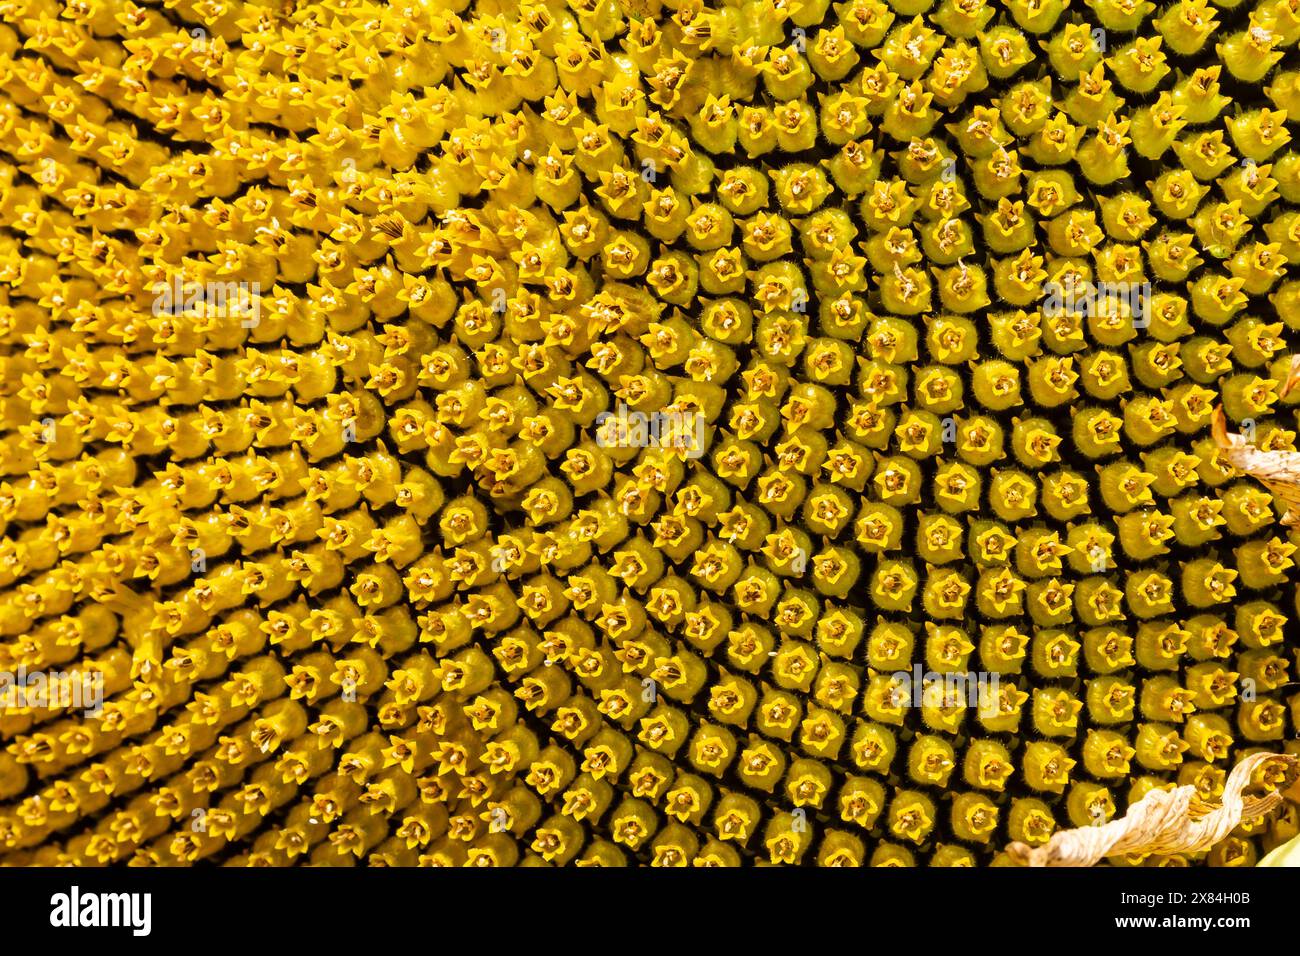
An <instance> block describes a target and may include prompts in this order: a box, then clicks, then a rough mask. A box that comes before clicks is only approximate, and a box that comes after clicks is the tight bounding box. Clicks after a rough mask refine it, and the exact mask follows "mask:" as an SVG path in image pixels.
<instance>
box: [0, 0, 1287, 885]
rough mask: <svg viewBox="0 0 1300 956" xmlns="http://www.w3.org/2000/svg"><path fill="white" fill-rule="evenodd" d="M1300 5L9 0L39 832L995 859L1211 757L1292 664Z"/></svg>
mask: <svg viewBox="0 0 1300 956" xmlns="http://www.w3.org/2000/svg"><path fill="white" fill-rule="evenodd" d="M1298 42H1300V0H1258V2H1256V0H1241V2H1236V0H1220V2H1219V3H1217V4H1211V3H1209V2H1207V0H1171V2H1169V3H1166V4H1163V5H1161V6H1159V7H1157V6H1156V5H1154V4H1153V3H1149V2H1142V0H1075V2H1073V3H1067V2H1065V0H1006V2H991V0H891V2H886V0H844V2H841V3H829V2H827V0H747V2H725V0H710V2H701V0H672V2H660V0H568V2H566V3H560V2H553V0H525V2H522V3H514V2H494V0H427V2H413V0H396V2H395V3H392V4H390V3H387V2H384V3H378V2H368V0H330V2H320V3H316V2H303V3H297V4H286V3H282V2H280V0H267V2H264V3H257V2H250V3H243V2H239V3H224V2H214V0H167V2H166V3H156V2H144V3H136V2H132V0H0V369H2V371H3V375H2V376H0V381H3V392H0V398H2V399H3V401H2V403H0V415H3V425H4V429H5V437H4V442H3V444H2V445H0V476H2V478H3V480H2V481H0V671H3V672H5V673H6V674H9V675H12V677H14V678H21V680H22V682H23V683H24V684H25V686H24V687H23V690H22V693H21V694H19V693H18V692H17V689H16V687H15V686H14V682H13V681H12V680H11V681H10V682H9V683H8V684H6V685H5V686H4V689H3V693H4V694H6V695H7V696H5V697H4V699H3V701H2V702H0V703H3V710H2V711H0V735H2V737H3V740H4V742H5V747H4V750H3V752H0V853H2V854H3V860H4V862H7V863H13V864H53V863H71V864H81V865H87V864H109V863H128V862H129V863H134V864H139V865H160V864H188V863H196V862H200V861H215V862H222V863H230V864H260V865H274V866H286V865H293V864H299V863H308V862H310V863H316V864H339V865H346V864H355V863H365V864H373V865H383V864H387V865H407V864H429V865H444V866H446V865H454V866H459V865H475V866H491V865H501V866H507V865H514V864H520V865H542V864H552V865H565V864H584V865H619V864H653V865H698V866H735V865H746V864H753V863H780V864H820V865H835V866H851V865H875V866H910V865H934V866H968V865H983V864H989V863H1006V862H1012V860H1011V858H1010V857H1008V856H1007V854H1006V853H1004V852H1003V848H1004V847H1006V846H1008V845H1010V844H1012V843H1023V844H1025V845H1026V846H1029V847H1042V846H1043V845H1044V844H1046V843H1047V842H1048V841H1049V839H1050V838H1051V836H1052V834H1053V832H1054V831H1055V830H1057V829H1058V828H1068V827H1078V826H1085V825H1091V824H1094V823H1105V821H1107V820H1110V819H1112V818H1115V817H1116V816H1118V815H1122V814H1123V813H1124V811H1125V809H1126V808H1128V807H1130V806H1132V805H1134V804H1137V803H1138V801H1139V800H1140V799H1141V798H1142V797H1143V796H1144V795H1146V794H1148V793H1150V792H1151V791H1153V790H1156V789H1169V788H1174V787H1177V786H1192V787H1195V789H1196V792H1197V793H1198V794H1199V796H1200V798H1201V799H1203V800H1205V801H1213V800H1216V799H1220V798H1221V797H1222V795H1223V794H1224V792H1225V782H1226V780H1227V777H1228V772H1227V771H1228V768H1230V767H1232V766H1233V765H1234V764H1236V763H1237V762H1238V761H1242V760H1249V759H1250V758H1251V754H1252V753H1254V752H1257V751H1261V750H1262V751H1285V752H1287V753H1290V752H1292V750H1293V747H1294V738H1295V730H1296V715H1297V713H1298V712H1300V698H1298V697H1297V695H1295V694H1294V692H1293V690H1292V689H1291V688H1290V687H1289V682H1290V678H1291V667H1292V664H1293V661H1292V660H1291V654H1292V650H1293V646H1294V642H1293V641H1288V634H1294V630H1293V627H1294V622H1293V618H1294V616H1295V615H1296V613H1297V607H1296V603H1295V586H1294V582H1293V579H1292V577H1291V575H1293V574H1294V561H1293V555H1294V552H1295V549H1296V544H1295V542H1293V541H1292V540H1291V538H1290V537H1289V534H1290V532H1289V531H1288V529H1286V528H1283V527H1281V526H1279V524H1278V520H1277V519H1278V517H1279V515H1278V511H1277V506H1276V503H1275V502H1274V499H1273V495H1272V494H1270V492H1269V490H1268V488H1267V487H1266V486H1261V485H1260V484H1259V483H1257V482H1256V481H1254V480H1253V479H1251V478H1250V477H1248V476H1244V475H1241V474H1239V473H1237V472H1236V471H1234V470H1233V469H1232V467H1231V460H1230V457H1229V456H1230V455H1231V454H1232V453H1233V451H1232V449H1233V448H1235V447H1237V446H1236V445H1235V444H1233V443H1232V442H1231V440H1230V439H1228V441H1229V444H1230V446H1231V447H1229V448H1227V449H1224V448H1221V447H1220V445H1219V444H1216V440H1215V437H1214V435H1212V433H1211V418H1212V414H1213V411H1214V408H1215V405H1216V403H1222V405H1223V407H1224V411H1225V415H1226V419H1227V420H1228V422H1230V423H1231V427H1232V428H1233V429H1234V430H1235V431H1237V432H1239V433H1240V434H1241V435H1242V437H1243V440H1245V441H1247V442H1248V444H1250V445H1251V446H1252V447H1253V448H1254V449H1257V450H1258V452H1259V453H1261V454H1276V453H1283V452H1286V453H1294V442H1295V431H1294V429H1293V423H1294V405H1295V402H1296V400H1297V396H1295V395H1291V394H1288V395H1286V396H1285V397H1284V396H1282V395H1281V394H1280V391H1279V384H1280V383H1281V382H1283V381H1284V380H1286V379H1287V378H1288V370H1289V368H1290V366H1289V362H1290V357H1289V352H1290V349H1289V348H1288V346H1289V345H1292V344H1294V339H1295V332H1296V330H1297V329H1300V282H1297V281H1296V280H1295V279H1294V278H1293V277H1292V266H1291V263H1292V262H1293V261H1294V260H1296V259H1297V258H1300V209H1297V202H1298V201H1300V156H1298V155H1297V154H1296V153H1295V151H1293V150H1292V149H1291V148H1290V140H1291V135H1292V134H1291V130H1290V127H1291V125H1292V122H1291V120H1290V116H1292V115H1295V114H1296V111H1297V109H1300V86H1298V85H1297V80H1298V79H1300V63H1297V62H1296V46H1297V43H1298ZM1226 431H1227V423H1225V426H1224V429H1223V431H1222V432H1221V433H1220V435H1219V438H1220V440H1221V441H1222V440H1225V439H1224V437H1223V436H1224V435H1225V434H1226ZM927 674H928V675H930V679H927V677H926V675H927ZM935 675H938V677H937V678H936V677H935ZM967 676H969V677H970V680H969V681H967V680H966V677H967ZM29 678H30V679H31V682H30V684H28V683H27V682H28V679H29ZM74 690H75V691H84V692H85V693H83V694H82V697H83V698H85V697H87V695H88V697H89V699H81V700H74V699H73V695H72V693H71V692H72V691H74ZM101 694H102V698H103V699H102V701H99V700H98V699H97V698H98V697H99V695H101ZM101 703H102V706H98V705H99V704H101ZM51 705H53V706H51ZM1248 765H1249V764H1248ZM1269 782H1270V781H1269V780H1267V779H1256V780H1253V781H1252V784H1253V785H1267V784H1269ZM1180 799H1181V798H1180ZM1296 829H1297V821H1296V815H1295V813H1294V808H1292V809H1291V810H1286V811H1283V812H1280V813H1273V814H1271V815H1270V816H1268V817H1261V818H1258V819H1255V820H1253V821H1251V822H1248V823H1243V824H1241V825H1239V826H1238V827H1237V828H1236V829H1235V830H1233V832H1232V833H1230V834H1229V835H1228V836H1227V837H1226V838H1225V839H1224V840H1222V841H1221V842H1219V843H1218V844H1217V845H1216V846H1215V847H1214V848H1212V849H1208V850H1207V849H1206V848H1204V847H1199V845H1198V847H1199V848H1198V849H1196V850H1195V851H1190V850H1189V851H1188V852H1185V853H1181V854H1176V855H1173V856H1166V857H1162V858H1160V860H1159V861H1158V862H1162V863H1209V864H1211V865H1245V864H1250V863H1252V862H1254V860H1255V859H1256V858H1257V857H1258V856H1259V855H1260V853H1261V851H1263V850H1267V849H1268V848H1270V847H1271V846H1273V845H1274V844H1276V843H1280V842H1281V841H1283V840H1285V839H1287V838H1289V837H1290V836H1292V835H1294V833H1295V831H1296ZM1112 862H1120V863H1125V864H1131V863H1141V862H1150V863H1155V862H1157V860H1155V859H1154V858H1152V859H1149V860H1143V859H1141V858H1140V857H1120V858H1117V859H1115V860H1112Z"/></svg>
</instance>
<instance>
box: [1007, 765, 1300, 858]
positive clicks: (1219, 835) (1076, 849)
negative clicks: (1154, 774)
mask: <svg viewBox="0 0 1300 956" xmlns="http://www.w3.org/2000/svg"><path fill="white" fill-rule="evenodd" d="M1296 762H1297V761H1296V759H1295V758H1294V757H1287V756H1279V755H1277V754H1268V753H1257V754H1251V755H1250V756H1249V757H1247V758H1246V759H1245V760H1243V761H1242V762H1241V763H1239V764H1237V766H1235V767H1233V768H1232V773H1230V774H1229V775H1228V780H1227V782H1226V783H1225V784H1224V787H1223V794H1222V795H1221V797H1220V800H1219V802H1218V803H1217V804H1216V805H1208V804H1206V803H1205V802H1204V801H1203V800H1202V799H1201V797H1200V795H1199V794H1198V793H1197V791H1196V788H1195V787H1194V786H1190V785H1188V786H1184V787H1177V788H1175V789H1174V790H1151V791H1150V792H1148V793H1147V794H1146V796H1144V797H1143V798H1142V799H1140V800H1138V801H1137V802H1136V803H1134V804H1133V805H1132V806H1131V807H1129V809H1128V812H1127V813H1125V814H1124V816H1123V817H1120V818H1119V819H1118V820H1111V821H1109V822H1108V823H1105V824H1102V825H1101V826H1093V827H1079V828H1077V829H1074V830H1062V831H1058V832H1056V833H1054V834H1052V838H1051V839H1050V840H1048V841H1047V843H1046V844H1045V845H1043V846H1039V847H1034V848H1032V849H1031V848H1030V847H1028V846H1026V845H1025V844H1023V843H1013V844H1011V846H1009V847H1008V848H1007V852H1008V853H1009V854H1010V856H1011V857H1012V859H1014V860H1016V861H1018V862H1022V863H1024V864H1026V865H1028V866H1094V865H1095V864H1097V863H1098V862H1100V861H1101V860H1102V859H1104V858H1105V857H1108V856H1120V855H1126V854H1127V855H1139V854H1140V855H1142V856H1148V855H1153V856H1167V855H1169V854H1172V853H1197V852H1200V851H1202V850H1208V849H1210V848H1211V847H1213V846H1214V845H1215V844H1217V843H1219V842H1220V841H1221V840H1223V838H1224V837H1226V836H1227V835H1228V834H1229V833H1231V832H1232V830H1233V829H1235V828H1236V827H1237V825H1238V824H1239V823H1241V822H1243V821H1247V822H1248V821H1250V820H1253V819H1255V818H1257V817H1262V816H1264V815H1265V814H1267V813H1269V812H1271V811H1273V810H1275V809H1277V807H1279V806H1280V805H1281V803H1282V793H1281V791H1280V790H1279V789H1273V790H1271V791H1270V792H1269V793H1267V794H1265V795H1263V796H1258V797H1252V796H1248V795H1246V794H1244V793H1243V791H1244V790H1245V789H1246V787H1247V786H1249V785H1250V784H1251V777H1252V775H1253V774H1254V773H1255V772H1256V771H1259V770H1262V769H1264V767H1265V766H1266V765H1267V764H1270V763H1272V764H1274V765H1281V766H1282V767H1285V768H1287V769H1285V770H1280V771H1275V772H1280V773H1281V774H1282V775H1283V776H1284V777H1285V776H1286V774H1287V772H1288V770H1289V771H1290V772H1291V773H1292V774H1294V767H1295V765H1296ZM1274 782H1275V783H1277V782H1280V781H1274Z"/></svg>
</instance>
